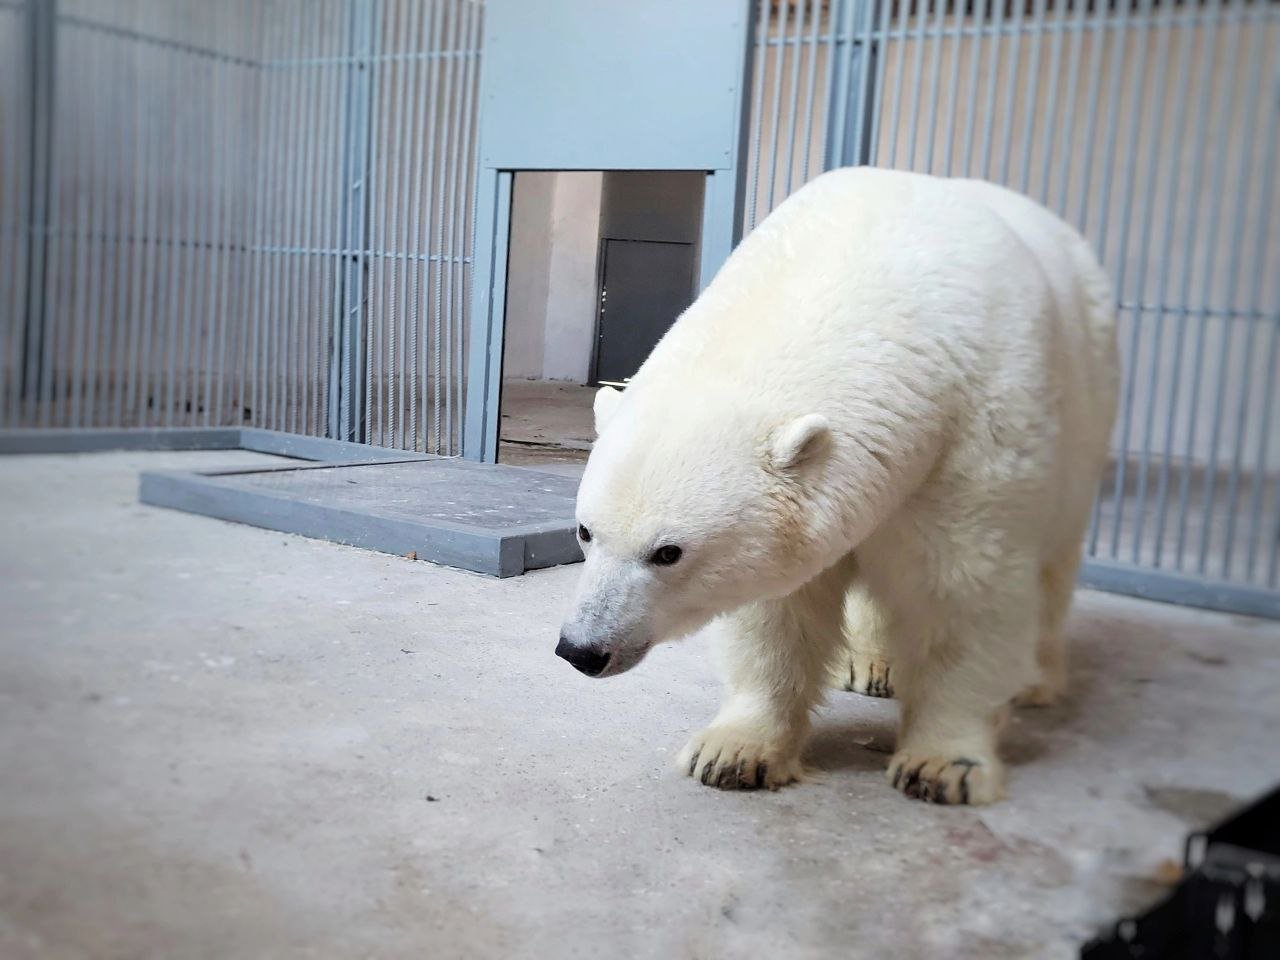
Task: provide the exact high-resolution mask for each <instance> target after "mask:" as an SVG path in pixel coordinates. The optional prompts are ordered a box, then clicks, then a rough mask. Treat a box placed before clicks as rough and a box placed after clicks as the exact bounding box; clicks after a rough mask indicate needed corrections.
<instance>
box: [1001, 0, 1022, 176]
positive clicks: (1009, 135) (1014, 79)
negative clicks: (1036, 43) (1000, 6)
mask: <svg viewBox="0 0 1280 960" xmlns="http://www.w3.org/2000/svg"><path fill="white" fill-rule="evenodd" d="M1026 8H1027V5H1026V3H1025V2H1024V0H1018V2H1017V3H1015V4H1014V7H1013V29H1012V35H1011V36H1010V37H1009V46H1010V47H1011V49H1010V51H1009V80H1008V82H1007V83H1006V84H1005V97H1004V110H1003V113H1004V123H1003V124H1002V128H1001V132H1000V173H999V175H998V177H997V179H998V180H999V181H1000V183H1006V184H1007V183H1008V182H1009V161H1010V160H1011V159H1012V157H1011V154H1012V152H1013V114H1014V105H1015V103H1016V102H1017V92H1018V89H1019V88H1020V87H1021V86H1022V85H1021V84H1020V83H1019V82H1018V70H1019V68H1020V67H1021V58H1022V22H1023V19H1024V17H1025V14H1026Z"/></svg>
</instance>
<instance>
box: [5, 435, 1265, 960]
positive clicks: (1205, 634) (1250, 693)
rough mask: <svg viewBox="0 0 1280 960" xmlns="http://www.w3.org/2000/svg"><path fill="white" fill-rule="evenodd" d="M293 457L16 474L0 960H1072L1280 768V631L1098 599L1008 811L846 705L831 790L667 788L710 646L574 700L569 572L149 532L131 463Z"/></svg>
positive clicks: (185, 520) (79, 461)
mask: <svg viewBox="0 0 1280 960" xmlns="http://www.w3.org/2000/svg"><path fill="white" fill-rule="evenodd" d="M269 459H270V458H266V457H261V456H257V455H251V454H243V453H194V454H191V453H189V454H100V455H94V456H67V457H7V458H0V502H2V503H3V504H4V508H3V511H2V512H0V624H3V634H2V637H0V771H3V773H0V956H2V957H4V958H6V960H26V958H40V960H48V958H55V960H56V958H78V957H95V958H98V957H104V958H117V957H119V958H126V957H127V958H143V957H146V958H151V957H154V958H184V960H185V958H204V957H208V958H260V957H272V958H295V957H322V958H345V957H410V956H412V957H432V958H440V957H530V958H534V957H537V958H542V957H562V956H563V957H664V958H665V957H699V958H715V957H741V956H748V955H750V956H768V955H778V956H787V957H818V956H846V957H884V956H890V955H892V956H893V957H895V958H914V957H973V958H1000V957H1063V958H1065V957H1071V956H1074V955H1075V952H1076V950H1077V945H1078V943H1079V942H1080V941H1081V940H1082V939H1084V938H1085V937H1087V936H1088V935H1090V934H1091V933H1092V932H1093V930H1094V929H1095V925H1097V924H1099V923H1102V922H1104V921H1105V920H1107V919H1109V918H1111V917H1113V916H1114V915H1116V914H1117V913H1118V912H1120V911H1124V910H1128V909H1131V908H1133V907H1135V906H1138V905H1141V904H1143V903H1145V902H1147V901H1148V900H1150V899H1151V898H1153V897H1155V896H1156V895H1158V893H1159V891H1160V886H1159V882H1158V880H1157V878H1158V877H1159V876H1160V874H1161V872H1162V869H1161V861H1162V859H1164V858H1170V857H1171V858H1177V857H1178V856H1179V853H1180V846H1181V841H1182V837H1183V836H1184V834H1185V832H1186V831H1187V830H1188V829H1189V828H1190V827H1192V826H1194V825H1197V824H1199V823H1202V822H1203V821H1204V820H1205V819H1206V818H1209V817H1213V816H1215V815H1217V814H1218V813H1220V812H1221V811H1223V810H1224V809H1226V808H1228V807H1230V806H1231V805H1232V804H1233V803H1235V802H1236V801H1237V800H1238V799H1242V798H1247V797H1250V796H1252V795H1254V794H1256V793H1257V792H1259V791H1261V790H1263V789H1264V788H1265V787H1268V786H1269V785H1270V784H1271V782H1272V781H1273V779H1274V778H1275V776H1276V771H1277V769H1280V762H1278V761H1280V631H1278V630H1277V627H1276V625H1275V624H1273V623H1263V622H1258V621H1249V620H1244V619H1237V618H1232V617H1228V616H1221V615H1211V614H1203V613H1197V612H1191V611H1185V610H1180V609H1175V608H1169V607H1161V606H1155V605H1150V604H1145V603H1141V602H1138V601H1132V600H1128V599H1123V598H1118V597H1109V596H1104V595H1099V594H1082V595H1081V597H1080V599H1079V602H1078V606H1077V610H1076V613H1075V614H1074V616H1073V618H1072V621H1071V633H1072V639H1073V643H1074V647H1075V651H1076V652H1075V659H1074V666H1073V681H1074V689H1073V696H1072V699H1071V701H1070V702H1069V703H1068V704H1067V705H1065V706H1062V707H1060V708H1055V709H1051V710H1047V711H1042V712H1038V713H1032V712H1024V713H1022V714H1020V715H1019V716H1018V717H1017V718H1016V719H1015V721H1014V723H1013V725H1012V730H1011V736H1010V738H1009V743H1008V749H1007V754H1008V756H1009V758H1010V761H1011V764H1012V769H1011V783H1010V793H1011V796H1010V799H1009V800H1007V801H1006V802H1004V803H1002V804H999V805H997V806H994V807H990V808H986V809H962V808H940V807H934V806H926V805H923V804H920V803H915V802H910V801H907V800H905V799H903V798H901V797H899V796H898V795H897V794H895V793H894V792H893V791H891V790H890V789H889V787H888V786H887V785H886V784H885V783H884V781H883V779H882V774H881V769H882V767H883V765H884V763H885V760H886V752H887V751H888V750H889V749H890V748H891V744H892V737H893V734H892V716H893V713H894V709H895V708H894V705H893V704H892V703H884V702H880V701H874V700H868V699H863V698H860V697H857V696H855V695H853V694H834V695H833V697H832V699H831V702H830V704H829V706H828V707H826V708H825V709H824V710H823V712H822V714H821V716H820V717H819V719H818V721H817V731H818V733H817V738H816V741H815V743H814V746H813V750H812V755H811V759H812V761H813V763H814V764H815V765H816V766H818V767H819V768H821V770H822V773H821V775H820V777H819V778H818V779H817V780H815V781H814V782H812V783H807V784H804V785H800V786H794V787H790V788H787V789H785V790H782V791H779V792H777V793H773V794H726V793H718V792H715V791H712V790H708V789H707V788H705V787H702V786H700V785H698V784H695V783H694V782H693V781H691V780H688V779H686V778H683V777H681V776H679V775H678V774H677V773H676V772H675V771H674V770H673V769H672V768H671V758H672V756H673V755H674V753H675V751H676V750H677V749H678V748H679V746H680V744H681V742H682V741H683V738H684V737H685V736H686V735H687V734H688V733H689V732H690V731H691V730H693V729H694V728H695V727H697V726H699V725H701V724H703V723H704V722H705V721H706V720H707V719H708V718H709V717H710V716H711V714H712V713H713V711H714V710H715V706H716V700H717V683H716V680H715V678H714V675H713V670H712V666H711V664H710V662H709V658H708V655H707V654H708V639H707V637H705V636H701V637H695V638H693V639H692V640H690V641H688V642H686V643H684V644H681V645H674V646H670V647H666V648H663V649H660V650H658V651H656V652H655V653H654V655H653V656H652V657H651V658H650V659H649V660H648V661H647V662H646V663H645V664H644V665H642V666H641V667H640V668H639V669H638V670H636V671H634V672H632V673H629V674H627V675H625V676H623V677H620V678H617V679H614V680H608V681H602V682H591V681H588V680H586V679H584V678H583V677H581V676H579V675H578V674H576V673H574V672H573V671H572V670H571V669H570V668H569V667H568V666H566V665H565V664H564V663H562V662H561V661H559V660H557V659H556V658H555V657H554V656H553V655H552V647H553V645H554V638H555V633H556V628H557V625H558V620H559V615H560V612H561V609H562V607H563V605H564V604H565V602H566V600H567V597H568V594H569V591H570V589H571V586H572V584H573V581H574V578H575V576H576V570H575V569H573V568H560V569H557V570H551V571H545V572H541V573H534V574H530V575H528V576H525V577H522V578H518V579H514V580H507V581H497V580H491V579H486V578H483V577H479V576H475V575H471V574H467V573H463V572H459V571H455V570H449V569H443V568H437V567H432V566H429V565H427V564H424V563H418V562H413V561H408V560H400V559H397V558H394V557H387V556H383V555H380V554H374V553H367V552H363V551H360V550H356V549H351V548H345V547H340V546H336V545H333V544H328V543H321V542H315V541H308V540H303V539H300V538H296V537H291V536H284V535H281V534H276V533H270V532H265V531H261V530H256V529H252V528H249V527H242V526H237V525H233V524H228V523H222V522H219V521H215V520H209V519H204V518H200V517H196V516H189V515H185V514H180V513H172V512H168V511H164V510H159V509H154V508H148V507H143V506H140V505H138V504H137V503H136V500H135V495H136V482H137V481H136V476H137V471H138V470H139V469H140V468H146V467H156V468H167V467H172V468H182V467H195V466H212V465H225V464H238V463H243V464H249V463H253V462H260V461H264V460H269Z"/></svg>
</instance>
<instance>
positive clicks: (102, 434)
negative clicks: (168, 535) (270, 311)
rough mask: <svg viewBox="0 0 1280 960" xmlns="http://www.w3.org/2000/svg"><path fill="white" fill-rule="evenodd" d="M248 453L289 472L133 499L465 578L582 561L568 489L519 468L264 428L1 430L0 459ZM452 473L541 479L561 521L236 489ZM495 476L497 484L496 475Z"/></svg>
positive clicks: (179, 475) (143, 493)
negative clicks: (357, 474) (306, 478)
mask: <svg viewBox="0 0 1280 960" xmlns="http://www.w3.org/2000/svg"><path fill="white" fill-rule="evenodd" d="M127 450H137V451H189V450H248V451H252V452H255V453H266V454H275V455H277V456H282V457H292V458H295V459H297V460H303V461H311V462H309V463H296V464H264V465H260V466H252V467H244V466H237V467H225V468H217V467H214V468H207V469H202V470H144V471H142V474H141V477H140V481H139V490H138V499H139V501H140V502H142V503H145V504H148V505H150V506H157V507H167V508H170V509H175V510H181V511H184V512H187V513H195V514H199V515H202V516H207V517H213V518H216V519H220V520H230V521H234V522H238V523H245V524H249V525H251V526H256V527H261V528H265V529H268V530H278V531H280V532H282V533H295V534H300V535H302V536H306V537H311V538H314V539H318V540H329V541H332V542H335V543H342V544H346V545H349V546H356V547H362V548H364V549H368V550H375V551H378V552H381V553H389V554H395V555H397V556H405V555H407V554H412V555H413V556H414V558H415V559H418V560H426V561H429V562H432V563H439V564H443V565H445V566H450V567H457V568H459V569H463V570H470V571H473V572H475V573H481V574H485V575H487V576H493V577H513V576H519V575H521V574H523V573H525V572H526V571H529V570H534V569H540V568H543V567H551V566H558V565H560V564H565V563H576V562H578V561H580V560H581V559H582V553H581V550H580V549H579V547H578V542H577V538H576V536H575V521H574V519H573V509H572V497H571V495H570V492H569V491H570V489H571V488H572V487H574V486H575V484H574V482H573V481H569V480H566V479H565V478H563V477H558V476H554V475H550V474H542V473H540V472H539V471H536V470H530V469H527V468H524V467H510V466H498V465H494V464H477V463H473V462H471V461H463V460H460V459H456V458H448V457H439V456H435V455H433V454H420V453H412V452H409V451H404V450H392V449H388V448H385V447H371V446H369V445H368V444H363V443H352V442H347V441H343V440H331V439H327V438H324V437H304V436H298V435H296V434H290V433H281V432H277V431H273V430H260V429H257V428H235V427H226V428H223V427H203V428H201V427H197V428H159V429H150V428H138V429H86V430H80V429H36V430H0V454H64V453H105V452H108V451H127ZM431 463H437V464H439V465H440V468H441V469H449V470H451V471H460V472H461V473H462V474H463V476H460V477H459V481H458V488H459V489H460V490H462V491H463V492H464V494H465V488H468V487H471V486H472V484H473V481H472V480H471V478H470V477H469V474H484V475H485V476H484V477H483V478H481V477H480V476H476V477H475V479H474V482H475V483H476V484H477V485H479V484H481V483H482V482H483V481H491V482H498V481H501V479H502V478H503V477H505V478H507V479H508V480H514V481H516V482H517V484H519V483H520V482H522V481H525V480H527V478H529V477H532V476H536V477H540V478H543V480H542V481H541V482H543V483H544V484H552V485H558V486H561V487H563V488H564V489H562V490H561V491H559V495H558V499H554V500H553V502H554V503H555V504H556V509H557V511H559V510H561V509H563V513H564V516H563V518H562V519H553V520H547V519H542V520H537V521H533V522H528V523H516V524H510V523H508V524H505V525H501V524H494V525H484V524H481V523H458V522H451V521H449V520H447V519H441V518H440V517H424V518H421V519H418V518H413V517H406V516H403V515H399V516H396V515H389V514H388V513H384V512H381V511H380V510H378V509H376V508H374V509H356V508H352V507H350V506H342V505H338V504H334V503H326V502H316V501H315V500H314V499H313V498H308V497H306V496H303V495H300V494H299V493H297V492H292V493H291V492H290V491H287V490H285V491H277V490H270V489H249V488H246V487H245V485H244V484H243V483H242V482H241V481H243V480H244V479H245V476H246V475H248V474H267V473H273V472H274V473H286V472H298V471H308V470H321V469H327V468H344V467H346V468H368V467H377V466H391V465H397V464H399V465H407V464H424V465H426V464H431ZM495 475H496V476H495Z"/></svg>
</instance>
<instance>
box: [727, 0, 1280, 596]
mask: <svg viewBox="0 0 1280 960" xmlns="http://www.w3.org/2000/svg"><path fill="white" fill-rule="evenodd" d="M755 10H756V15H757V16H758V18H759V21H758V29H757V35H756V60H755V65H754V69H755V73H754V89H753V96H752V103H751V107H750V119H751V131H750V139H749V143H750V148H749V156H748V165H747V169H748V171H749V173H748V181H747V191H748V196H747V202H746V204H745V211H746V213H745V217H746V222H745V224H744V226H745V227H746V228H747V229H750V228H751V227H752V226H753V225H754V224H755V223H756V222H757V221H758V220H759V219H761V218H763V216H764V215H765V214H766V213H767V212H768V211H769V210H770V209H772V208H773V207H774V206H776V205H777V203H779V202H781V200H782V199H783V198H784V197H785V196H787V194H788V193H790V192H791V191H792V190H794V189H796V188H798V187H799V186H800V185H801V184H803V183H804V182H805V181H806V180H808V179H810V178H811V177H813V176H815V175H816V174H817V173H819V172H821V170H823V169H827V168H830V167H833V166H842V165H847V164H855V163H867V164H874V165H877V166H888V167H898V168H903V169H911V170H917V171H921V172H927V173H933V174H936V175H944V176H965V177H978V178H982V179H988V180H994V181H996V182H999V183H1003V184H1005V185H1007V186H1010V187H1012V188H1014V189H1016V190H1019V191H1022V192H1024V193H1027V194H1029V195H1030V196H1032V197H1034V198H1036V199H1038V200H1040V201H1041V202H1043V203H1045V204H1046V205H1047V206H1049V207H1050V208H1052V209H1054V210H1055V211H1057V212H1058V213H1060V214H1061V215H1062V216H1064V217H1065V218H1066V219H1067V220H1069V221H1071V222H1072V223H1074V224H1075V225H1076V226H1077V227H1079V228H1080V229H1081V230H1082V231H1083V232H1084V233H1085V234H1086V236H1088V237H1089V239H1090V241H1091V242H1092V243H1093V245H1094V248H1095V249H1096V250H1097V251H1098V253H1099V255H1100V256H1101V257H1102V258H1103V261H1104V263H1105V264H1106V266H1107V268H1108V271H1109V273H1110V274H1111V276H1112V279H1113V282H1114V284H1115V289H1116V293H1117V298H1118V303H1117V308H1118V311H1119V326H1120V341H1121V346H1122V351H1123V354H1124V381H1123V389H1122V398H1121V406H1120V415H1119V418H1118V423H1117V426H1116V432H1115V435H1114V438H1113V454H1114V456H1113V463H1112V466H1111V469H1110V471H1109V473H1108V475H1107V477H1106V478H1105V482H1104V485H1103V490H1102V494H1101V496H1100V497H1099V499H1098V502H1097V507H1096V510H1095V516H1094V522H1093V526H1092V529H1091V531H1090V534H1089V540H1088V544H1087V546H1088V551H1089V554H1090V556H1091V557H1092V558H1093V559H1094V560H1095V561H1102V562H1103V563H1115V564H1123V565H1128V566H1137V567H1141V568H1149V569H1155V568H1161V569H1167V570H1172V571H1174V572H1181V573H1187V574H1191V575H1194V576H1196V577H1199V578H1207V579H1210V580H1216V581H1221V582H1224V583H1235V584H1242V585H1247V586H1252V587H1261V588H1263V589H1265V590H1271V591H1274V590H1275V588H1276V587H1277V580H1278V577H1280V569H1278V559H1280V558H1278V556H1277V553H1278V550H1280V435H1278V434H1280V410H1278V409H1277V408H1278V407H1280V396H1278V395H1277V390H1276V375H1277V354H1278V353H1280V270H1277V269H1276V267H1277V265H1278V264H1280V215H1278V214H1280V195H1278V192H1277V182H1276V181H1277V177H1280V170H1278V167H1277V162H1276V161H1277V134H1278V127H1280V74H1278V73H1277V70H1278V68H1280V5H1278V4H1275V3H1272V2H1265V0H1204V2H1199V3H1173V2H1156V0H1125V2H1115V3H1085V2H1071V0H1017V2H1014V0H1008V2H1006V0H1000V2H997V3H983V2H979V3H967V4H966V3H948V2H932V3H926V2H914V3H912V2H897V3H892V2H879V3H877V2H872V0H830V2H819V0H782V2H778V0H772V2H761V3H758V4H757V5H756V7H755Z"/></svg>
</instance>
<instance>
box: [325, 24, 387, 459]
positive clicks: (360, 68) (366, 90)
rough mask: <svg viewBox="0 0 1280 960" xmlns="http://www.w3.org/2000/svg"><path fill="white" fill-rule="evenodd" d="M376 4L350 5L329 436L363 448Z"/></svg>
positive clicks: (330, 349) (331, 362) (365, 431)
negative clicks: (337, 284)
mask: <svg viewBox="0 0 1280 960" xmlns="http://www.w3.org/2000/svg"><path fill="white" fill-rule="evenodd" d="M374 23H375V0H351V21H350V34H349V35H350V37H351V48H350V50H349V52H348V56H350V58H351V63H350V64H349V65H348V67H347V111H346V117H345V120H344V124H343V141H342V142H343V179H342V183H343V188H344V195H343V198H342V229H341V232H340V234H341V243H342V260H341V262H342V269H341V271H340V274H341V276H340V284H341V289H340V290H339V296H338V297H337V298H336V300H335V304H334V316H333V333H332V337H331V341H330V348H329V394H328V424H329V429H328V435H329V436H330V437H332V438H333V439H335V440H349V441H354V442H356V443H363V442H364V441H365V438H366V434H367V429H368V424H367V423H366V422H365V418H364V407H365V404H364V346H365V344H364V337H365V312H366V310H367V308H368V305H367V301H366V297H365V290H364V287H365V283H364V280H365V271H366V269H367V265H366V263H365V259H366V258H365V251H366V250H368V247H369V241H368V235H367V234H368V231H367V224H368V219H369V195H368V189H367V184H368V177H369V151H370V137H371V125H372V118H373V111H374V109H375V108H376V104H374V103H373V102H372V91H373V84H372V74H373V70H372V64H371V63H370V59H369V58H370V55H371V54H372V53H373V52H374V50H373V46H374Z"/></svg>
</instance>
